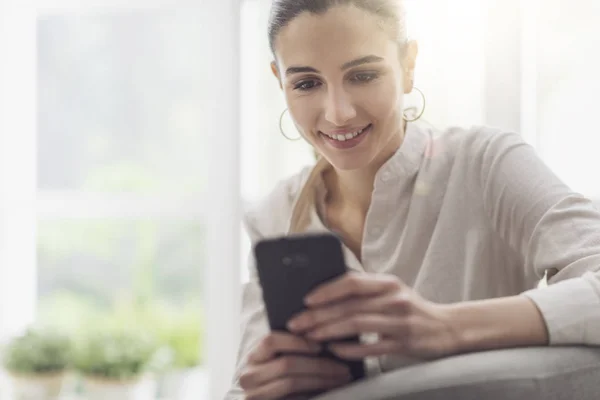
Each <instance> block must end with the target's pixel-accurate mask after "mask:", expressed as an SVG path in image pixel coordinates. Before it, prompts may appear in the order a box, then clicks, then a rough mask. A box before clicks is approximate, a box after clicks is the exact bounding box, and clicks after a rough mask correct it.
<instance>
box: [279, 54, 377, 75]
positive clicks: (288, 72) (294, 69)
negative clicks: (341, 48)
mask: <svg viewBox="0 0 600 400" xmlns="http://www.w3.org/2000/svg"><path fill="white" fill-rule="evenodd" d="M381 61H383V58H381V57H378V56H374V55H369V56H365V57H361V58H357V59H356V60H352V61H348V62H347V63H345V64H344V65H342V67H341V70H342V71H344V70H347V69H349V68H352V67H357V66H359V65H363V64H370V63H376V62H381ZM305 72H313V73H316V74H319V73H320V72H319V70H317V69H315V68H313V67H289V68H288V69H287V70H286V71H285V73H286V75H293V74H301V73H305Z"/></svg>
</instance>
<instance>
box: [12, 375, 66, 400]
mask: <svg viewBox="0 0 600 400" xmlns="http://www.w3.org/2000/svg"><path fill="white" fill-rule="evenodd" d="M9 380H10V382H11V389H12V390H11V391H12V397H10V398H11V399H14V400H57V399H58V398H59V396H60V394H61V390H62V386H63V381H64V373H59V374H49V375H19V374H9Z"/></svg>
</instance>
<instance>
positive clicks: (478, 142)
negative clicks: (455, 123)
mask: <svg viewBox="0 0 600 400" xmlns="http://www.w3.org/2000/svg"><path fill="white" fill-rule="evenodd" d="M429 135H430V144H429V149H428V151H429V152H430V153H432V152H433V153H444V154H446V156H449V158H451V159H452V160H453V161H455V162H456V161H460V160H465V159H469V160H479V161H482V162H483V161H485V160H492V159H495V158H497V157H498V156H500V155H502V154H504V153H506V152H508V151H510V150H511V149H514V148H516V147H521V146H528V147H530V146H529V144H528V143H527V142H526V141H525V140H524V139H523V137H522V136H521V135H519V134H518V133H516V132H511V131H507V130H502V129H500V128H496V127H491V126H481V125H478V126H472V127H469V128H466V127H450V128H447V129H444V130H440V131H431V132H430V133H429Z"/></svg>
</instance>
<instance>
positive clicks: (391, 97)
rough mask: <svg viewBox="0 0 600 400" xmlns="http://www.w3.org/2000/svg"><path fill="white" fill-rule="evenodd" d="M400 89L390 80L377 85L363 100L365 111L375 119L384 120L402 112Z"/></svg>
mask: <svg viewBox="0 0 600 400" xmlns="http://www.w3.org/2000/svg"><path fill="white" fill-rule="evenodd" d="M401 92H402V91H401V90H399V88H398V85H397V84H396V83H395V82H394V83H390V82H385V83H382V84H381V85H378V87H377V88H376V90H372V91H370V93H369V96H368V101H367V102H365V109H366V111H367V112H368V113H369V114H370V115H371V116H373V117H374V118H375V119H376V120H378V121H382V122H385V121H386V120H389V119H390V118H393V117H394V116H395V115H397V114H400V113H401V112H402V100H403V96H402V93H401Z"/></svg>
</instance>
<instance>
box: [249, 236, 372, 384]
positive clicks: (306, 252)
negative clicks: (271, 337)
mask: <svg viewBox="0 0 600 400" xmlns="http://www.w3.org/2000/svg"><path fill="white" fill-rule="evenodd" d="M254 256H255V259H256V268H257V271H258V277H259V280H260V284H261V286H262V293H263V300H264V303H265V308H266V311H267V318H268V320H269V325H270V328H271V330H272V331H285V332H289V330H288V329H287V323H288V321H289V320H290V319H291V318H292V317H294V316H295V315H297V314H298V313H300V312H302V311H304V310H306V309H307V307H306V306H305V304H304V298H305V297H306V295H308V294H309V293H310V292H312V291H313V290H314V289H315V288H317V287H318V286H320V285H322V284H324V283H326V282H329V281H331V280H334V279H335V278H337V277H340V276H341V275H343V274H345V273H346V272H347V271H348V269H347V266H346V262H345V259H344V253H343V250H342V243H341V241H340V239H339V238H338V237H337V236H335V235H333V234H327V233H325V234H309V235H293V236H285V237H280V238H275V239H265V240H262V241H259V242H258V243H257V244H256V245H255V246H254ZM359 340H360V339H359V337H358V336H355V337H349V338H345V339H342V340H336V342H356V343H358V342H359ZM319 357H329V358H332V359H334V360H335V361H337V362H341V363H344V364H346V365H348V367H349V369H350V372H351V374H352V377H353V381H356V380H359V379H362V378H364V377H365V368H364V362H363V361H362V360H359V361H347V360H341V359H339V358H338V357H337V356H336V355H335V354H333V353H331V352H330V351H328V350H327V349H325V350H323V352H322V353H321V354H319Z"/></svg>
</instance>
